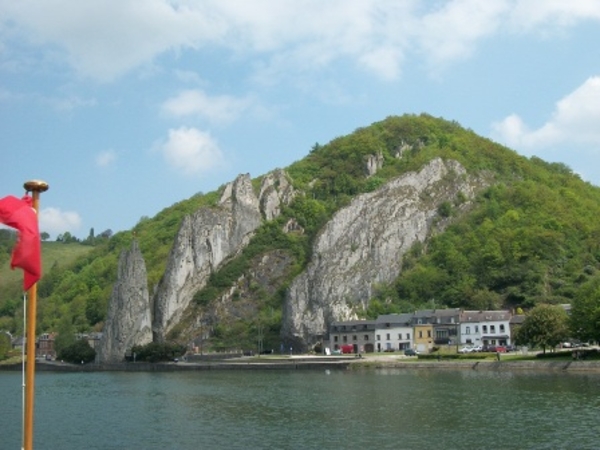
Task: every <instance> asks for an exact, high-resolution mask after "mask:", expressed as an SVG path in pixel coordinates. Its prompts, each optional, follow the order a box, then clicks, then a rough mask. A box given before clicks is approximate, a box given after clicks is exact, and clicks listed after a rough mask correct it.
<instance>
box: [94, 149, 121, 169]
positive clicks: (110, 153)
mask: <svg viewBox="0 0 600 450" xmlns="http://www.w3.org/2000/svg"><path fill="white" fill-rule="evenodd" d="M116 159H117V154H116V153H115V152H114V150H106V151H103V152H100V153H99V154H98V155H96V165H97V166H98V167H108V166H110V165H112V164H113V163H114V162H115V161H116Z"/></svg>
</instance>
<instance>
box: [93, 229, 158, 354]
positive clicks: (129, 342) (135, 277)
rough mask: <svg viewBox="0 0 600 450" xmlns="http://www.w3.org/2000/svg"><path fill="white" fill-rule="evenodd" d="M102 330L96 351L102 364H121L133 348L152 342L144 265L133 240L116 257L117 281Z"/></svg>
mask: <svg viewBox="0 0 600 450" xmlns="http://www.w3.org/2000/svg"><path fill="white" fill-rule="evenodd" d="M103 331H104V332H103V335H102V339H101V341H100V347H99V350H98V357H99V360H100V362H102V363H117V362H121V361H123V360H124V358H125V354H126V352H127V351H129V350H130V349H131V347H133V346H134V345H145V344H148V343H150V342H152V320H151V309H150V298H149V295H148V281H147V275H146V264H145V262H144V258H143V256H142V253H141V251H140V249H139V247H138V243H137V241H135V240H134V241H133V243H132V244H131V248H130V249H129V250H124V251H123V252H122V253H121V256H120V258H119V268H118V274H117V281H116V283H115V285H114V287H113V292H112V295H111V298H110V303H109V307H108V314H107V319H106V323H105V325H104V330H103Z"/></svg>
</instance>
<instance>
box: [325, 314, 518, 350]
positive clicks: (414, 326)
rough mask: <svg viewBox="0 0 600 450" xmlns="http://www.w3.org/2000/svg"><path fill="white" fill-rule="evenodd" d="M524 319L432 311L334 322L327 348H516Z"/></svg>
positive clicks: (509, 316) (508, 315) (502, 315)
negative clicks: (516, 333)
mask: <svg viewBox="0 0 600 450" xmlns="http://www.w3.org/2000/svg"><path fill="white" fill-rule="evenodd" d="M523 320H524V316H522V315H513V314H512V313H511V312H510V311H508V310H502V311H465V310H462V309H430V310H422V311H415V312H414V313H408V314H386V315H381V316H379V317H378V318H377V319H375V320H351V321H344V322H333V323H332V324H331V326H330V328H329V339H328V342H326V346H328V347H330V348H333V349H334V350H339V349H341V348H342V346H348V345H352V346H353V351H354V353H361V352H364V353H370V352H384V351H398V350H406V349H409V348H412V349H415V350H417V351H419V352H424V353H426V352H429V351H431V349H432V348H433V347H434V346H440V345H456V346H457V347H458V346H463V345H474V346H475V345H482V346H483V345H500V346H508V345H512V344H513V341H512V338H511V336H514V329H515V328H516V327H517V326H519V325H520V324H522V323H523Z"/></svg>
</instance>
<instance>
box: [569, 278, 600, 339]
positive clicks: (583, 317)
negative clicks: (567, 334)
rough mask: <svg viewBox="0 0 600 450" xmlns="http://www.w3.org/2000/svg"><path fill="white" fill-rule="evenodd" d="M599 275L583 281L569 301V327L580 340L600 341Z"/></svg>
mask: <svg viewBox="0 0 600 450" xmlns="http://www.w3.org/2000/svg"><path fill="white" fill-rule="evenodd" d="M599 319H600V276H596V277H594V278H592V279H591V280H589V281H587V282H586V283H584V284H583V285H582V286H581V288H580V289H579V290H578V291H577V293H576V295H575V298H574V299H573V301H572V303H571V316H570V327H571V331H572V333H573V336H574V337H576V338H578V339H580V340H582V341H600V322H599Z"/></svg>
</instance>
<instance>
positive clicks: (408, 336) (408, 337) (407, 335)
mask: <svg viewBox="0 0 600 450" xmlns="http://www.w3.org/2000/svg"><path fill="white" fill-rule="evenodd" d="M406 339H407V340H409V341H410V333H406Z"/></svg>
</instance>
